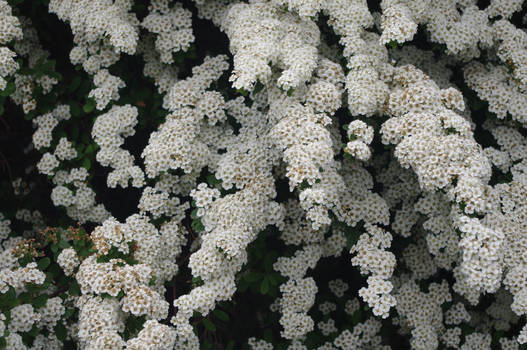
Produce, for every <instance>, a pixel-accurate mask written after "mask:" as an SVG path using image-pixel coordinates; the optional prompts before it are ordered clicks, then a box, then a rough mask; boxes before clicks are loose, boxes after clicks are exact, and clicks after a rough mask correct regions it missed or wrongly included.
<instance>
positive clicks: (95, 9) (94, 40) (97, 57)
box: [49, 0, 140, 110]
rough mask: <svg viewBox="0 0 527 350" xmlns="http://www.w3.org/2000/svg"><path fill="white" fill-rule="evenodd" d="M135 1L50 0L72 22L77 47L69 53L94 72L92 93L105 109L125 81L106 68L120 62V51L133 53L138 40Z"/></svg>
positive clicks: (61, 15)
mask: <svg viewBox="0 0 527 350" xmlns="http://www.w3.org/2000/svg"><path fill="white" fill-rule="evenodd" d="M132 5H133V1H130V0H121V1H107V0H95V1H92V0H83V1H72V0H66V1H62V0H51V1H50V2H49V11H50V12H51V13H55V14H56V15H57V16H58V17H59V19H61V20H63V21H65V22H66V21H67V22H69V25H70V27H71V30H72V32H73V36H74V42H75V44H76V46H74V47H73V49H72V50H71V52H70V60H71V62H72V63H73V64H82V67H83V68H84V70H85V71H86V72H87V73H88V74H94V75H95V76H94V83H95V86H96V88H95V89H94V90H92V91H91V92H90V94H89V96H90V97H93V98H94V99H95V100H96V102H97V109H99V110H102V109H104V107H106V105H107V104H108V103H109V101H110V100H116V99H118V98H119V93H118V90H119V88H122V87H124V81H122V80H121V79H120V78H119V77H116V76H113V75H111V74H110V73H109V72H108V71H107V70H106V69H104V68H107V67H109V66H111V65H112V64H114V63H115V62H117V61H119V56H120V53H121V52H124V53H127V54H134V53H135V52H136V47H137V41H138V40H139V25H140V23H139V20H138V19H137V18H136V16H135V14H134V13H132V12H130V10H131V8H132Z"/></svg>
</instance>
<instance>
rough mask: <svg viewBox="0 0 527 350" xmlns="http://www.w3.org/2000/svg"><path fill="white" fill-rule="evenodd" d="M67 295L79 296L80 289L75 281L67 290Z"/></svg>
mask: <svg viewBox="0 0 527 350" xmlns="http://www.w3.org/2000/svg"><path fill="white" fill-rule="evenodd" d="M68 293H69V294H71V295H80V294H81V287H80V286H79V284H78V283H77V281H73V282H72V283H71V285H70V287H69V288H68Z"/></svg>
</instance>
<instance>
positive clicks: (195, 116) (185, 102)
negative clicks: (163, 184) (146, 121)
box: [141, 56, 228, 178]
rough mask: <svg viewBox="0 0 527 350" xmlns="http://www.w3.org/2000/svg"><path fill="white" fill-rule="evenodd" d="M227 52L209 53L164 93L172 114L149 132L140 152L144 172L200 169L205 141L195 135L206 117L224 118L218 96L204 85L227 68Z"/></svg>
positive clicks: (206, 156)
mask: <svg viewBox="0 0 527 350" xmlns="http://www.w3.org/2000/svg"><path fill="white" fill-rule="evenodd" d="M226 59H227V57H226V56H217V57H208V58H206V59H205V62H204V63H203V64H202V65H201V66H198V67H194V68H193V75H192V77H190V78H188V79H186V80H181V81H178V82H176V83H175V84H174V85H173V86H172V87H171V88H170V90H169V91H168V93H167V95H166V96H165V99H164V102H163V106H164V107H165V108H166V109H168V110H169V111H170V112H171V114H170V115H168V116H167V118H166V121H165V122H164V123H163V124H161V125H160V126H159V129H158V131H155V132H153V133H152V134H151V135H150V140H149V143H148V145H147V146H146V147H145V149H144V150H143V153H142V155H141V156H142V157H143V158H144V160H145V167H146V174H147V176H148V177H151V178H153V177H155V176H157V175H159V174H160V173H162V172H166V171H168V170H170V169H173V170H176V169H182V170H183V171H184V172H185V173H192V172H199V171H200V170H201V168H203V167H204V166H205V165H206V163H207V161H208V154H209V150H208V148H207V145H206V144H205V143H203V142H202V141H201V140H200V138H199V137H198V135H199V132H200V126H201V124H202V121H203V120H204V119H205V118H207V117H208V118H210V120H211V122H212V123H214V122H215V120H222V119H225V118H226V117H225V114H224V112H223V111H222V110H221V109H222V107H223V106H224V103H225V102H224V101H223V98H221V96H218V95H216V94H214V93H213V92H208V91H206V89H207V88H208V87H209V86H210V84H211V83H212V82H213V81H215V80H217V79H218V78H219V77H220V76H221V74H222V73H223V71H224V70H226V69H227V68H228V64H227V61H226Z"/></svg>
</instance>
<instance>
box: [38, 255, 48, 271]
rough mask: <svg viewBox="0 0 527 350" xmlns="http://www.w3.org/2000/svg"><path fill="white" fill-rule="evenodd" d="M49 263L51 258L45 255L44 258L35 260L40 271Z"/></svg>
mask: <svg viewBox="0 0 527 350" xmlns="http://www.w3.org/2000/svg"><path fill="white" fill-rule="evenodd" d="M49 264H51V259H50V258H48V257H45V258H42V259H40V260H39V261H38V262H37V268H38V269H39V270H40V271H44V270H45V269H46V268H47V267H48V266H49Z"/></svg>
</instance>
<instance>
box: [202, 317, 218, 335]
mask: <svg viewBox="0 0 527 350" xmlns="http://www.w3.org/2000/svg"><path fill="white" fill-rule="evenodd" d="M203 326H205V328H207V329H208V330H209V331H211V332H216V326H215V325H214V323H212V321H210V320H208V319H206V318H204V319H203Z"/></svg>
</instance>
